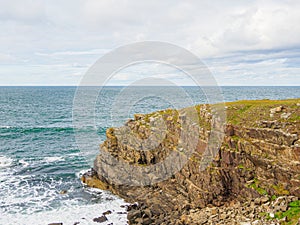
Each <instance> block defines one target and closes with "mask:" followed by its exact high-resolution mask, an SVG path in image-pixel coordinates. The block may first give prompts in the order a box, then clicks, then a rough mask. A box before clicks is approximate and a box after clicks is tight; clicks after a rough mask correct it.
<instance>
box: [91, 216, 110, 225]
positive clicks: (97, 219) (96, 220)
mask: <svg viewBox="0 0 300 225" xmlns="http://www.w3.org/2000/svg"><path fill="white" fill-rule="evenodd" d="M93 221H94V222H97V223H103V222H105V221H107V218H106V216H104V215H103V216H100V217H98V218H94V219H93Z"/></svg>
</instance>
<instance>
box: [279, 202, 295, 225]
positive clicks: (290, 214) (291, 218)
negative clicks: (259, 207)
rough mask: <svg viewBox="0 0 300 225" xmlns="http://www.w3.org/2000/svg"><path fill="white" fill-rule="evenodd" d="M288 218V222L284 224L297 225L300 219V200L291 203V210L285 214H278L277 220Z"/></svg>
mask: <svg viewBox="0 0 300 225" xmlns="http://www.w3.org/2000/svg"><path fill="white" fill-rule="evenodd" d="M284 217H286V220H287V221H286V222H285V223H283V224H286V225H294V224H297V222H298V219H299V218H300V200H297V201H294V202H291V203H290V204H289V209H288V210H287V211H285V212H276V213H275V218H277V219H282V218H284Z"/></svg>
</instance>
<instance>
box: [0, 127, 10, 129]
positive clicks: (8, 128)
mask: <svg viewBox="0 0 300 225" xmlns="http://www.w3.org/2000/svg"><path fill="white" fill-rule="evenodd" d="M0 128H6V129H9V128H12V127H11V126H0Z"/></svg>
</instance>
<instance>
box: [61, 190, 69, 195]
mask: <svg viewBox="0 0 300 225" xmlns="http://www.w3.org/2000/svg"><path fill="white" fill-rule="evenodd" d="M67 193H68V191H67V190H62V191H61V192H59V194H61V195H64V194H67Z"/></svg>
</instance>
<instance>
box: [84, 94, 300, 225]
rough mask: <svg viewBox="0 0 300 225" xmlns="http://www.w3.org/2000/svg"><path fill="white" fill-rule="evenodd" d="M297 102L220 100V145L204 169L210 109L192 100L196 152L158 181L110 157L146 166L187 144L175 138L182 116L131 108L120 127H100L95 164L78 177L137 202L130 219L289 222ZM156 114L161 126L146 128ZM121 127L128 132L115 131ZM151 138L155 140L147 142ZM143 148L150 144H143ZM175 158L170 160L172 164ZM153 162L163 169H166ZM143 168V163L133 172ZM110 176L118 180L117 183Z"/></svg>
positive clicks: (294, 196) (297, 193) (297, 187)
mask: <svg viewBox="0 0 300 225" xmlns="http://www.w3.org/2000/svg"><path fill="white" fill-rule="evenodd" d="M299 103H300V99H296V100H284V101H270V100H261V101H239V102H233V103H227V104H226V109H227V110H226V111H227V123H226V125H225V126H224V133H225V136H224V137H223V142H222V145H221V146H219V147H218V149H216V152H217V154H216V155H215V157H214V158H213V160H212V161H211V162H210V163H209V164H208V166H205V168H204V170H202V169H201V167H203V159H204V157H203V154H204V152H205V149H206V148H207V146H208V140H209V137H210V135H211V122H212V112H211V108H210V107H209V106H208V105H200V106H196V110H197V112H198V116H199V124H200V130H199V131H197V132H196V131H195V130H193V126H192V127H188V129H189V130H190V133H191V135H192V134H193V133H197V136H198V137H199V139H198V143H197V144H196V148H195V152H193V153H192V154H191V155H188V154H184V155H187V161H186V162H184V164H182V166H183V168H181V167H180V168H179V169H180V170H179V171H178V172H176V173H175V174H173V175H172V176H170V177H166V178H167V179H165V180H162V181H159V182H158V183H157V182H153V181H155V179H156V177H155V176H154V177H153V178H151V179H152V180H151V181H152V182H150V183H147V182H146V181H145V182H146V183H145V185H143V186H138V185H137V184H133V183H132V184H131V183H130V178H129V176H128V174H131V173H130V171H128V170H127V169H126V168H125V167H124V169H120V168H119V169H117V170H114V169H113V168H114V167H117V164H116V162H120V161H121V162H123V163H126V164H128V165H131V166H133V167H130V168H147V167H148V166H151V165H155V164H158V163H160V162H163V161H164V160H165V159H166V158H167V157H168V155H170V154H172V153H173V152H176V154H179V155H180V154H181V153H180V152H182V150H184V147H185V146H187V144H186V143H185V144H182V143H181V142H182V140H183V139H182V138H181V137H180V135H181V133H180V131H181V129H182V127H181V119H182V118H181V116H180V115H181V114H180V113H178V112H177V111H176V110H170V109H169V110H165V111H160V112H155V113H152V114H148V115H136V116H135V118H134V120H129V121H128V122H127V123H126V124H125V125H124V127H121V128H110V129H108V130H107V139H106V141H105V142H104V143H103V144H102V145H101V154H99V155H98V156H97V158H96V160H95V164H94V171H93V172H92V173H89V174H85V175H84V176H83V178H82V180H83V182H85V183H86V184H87V185H89V186H93V187H98V188H101V189H107V190H110V191H112V192H113V193H115V194H117V195H119V196H121V197H123V198H125V199H126V200H127V201H130V202H138V205H133V206H132V207H130V210H129V214H128V219H129V222H130V223H131V224H218V223H219V224H240V223H241V222H245V223H246V222H248V224H250V222H251V221H252V222H253V221H256V222H255V223H256V224H269V223H270V224H271V221H273V222H274V221H275V223H285V222H287V223H288V222H290V223H291V224H293V223H294V224H296V223H297V222H296V221H298V219H297V218H298V217H299V212H300V210H299V201H298V197H300V139H299V138H300V133H299V132H300V104H299ZM159 121H160V122H163V124H165V128H166V129H165V133H164V132H163V133H161V129H159V130H158V131H157V130H155V129H153V124H155V123H160V122H159ZM124 132H127V134H130V136H129V137H130V138H122V137H124V135H122V134H123V133H124ZM127 137H128V136H127ZM151 138H152V139H151ZM149 139H151V141H150V142H147V141H143V140H149ZM138 140H142V141H138ZM158 140H160V141H159V144H158V145H154V146H151V143H158ZM184 140H188V137H187V139H184ZM145 148H147V149H149V151H143V150H142V149H145ZM107 154H109V155H110V156H113V160H111V158H107V157H106V155H107ZM115 160H116V161H115ZM181 161H182V159H181ZM181 161H180V160H179V161H174V162H173V165H175V166H174V167H176V165H181V164H180V163H181ZM103 165H106V166H103ZM107 165H110V166H107ZM123 165H124V164H123ZM205 165H206V164H205ZM160 169H161V170H160V172H165V170H168V169H169V168H168V167H160ZM148 172H149V171H148ZM149 174H150V173H147V169H143V170H142V172H141V173H140V175H139V176H140V179H141V180H145V179H144V177H146V176H149ZM110 178H112V179H110ZM116 179H120V181H122V182H119V183H118V182H117V183H116V182H115V180H116ZM125 181H127V182H125ZM133 182H134V181H133ZM279 196H286V197H279ZM278 199H279V200H278ZM282 202H284V203H282ZM291 210H292V211H291ZM290 211H291V212H292V213H290ZM228 213H229V214H228ZM246 224H247V223H246Z"/></svg>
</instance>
